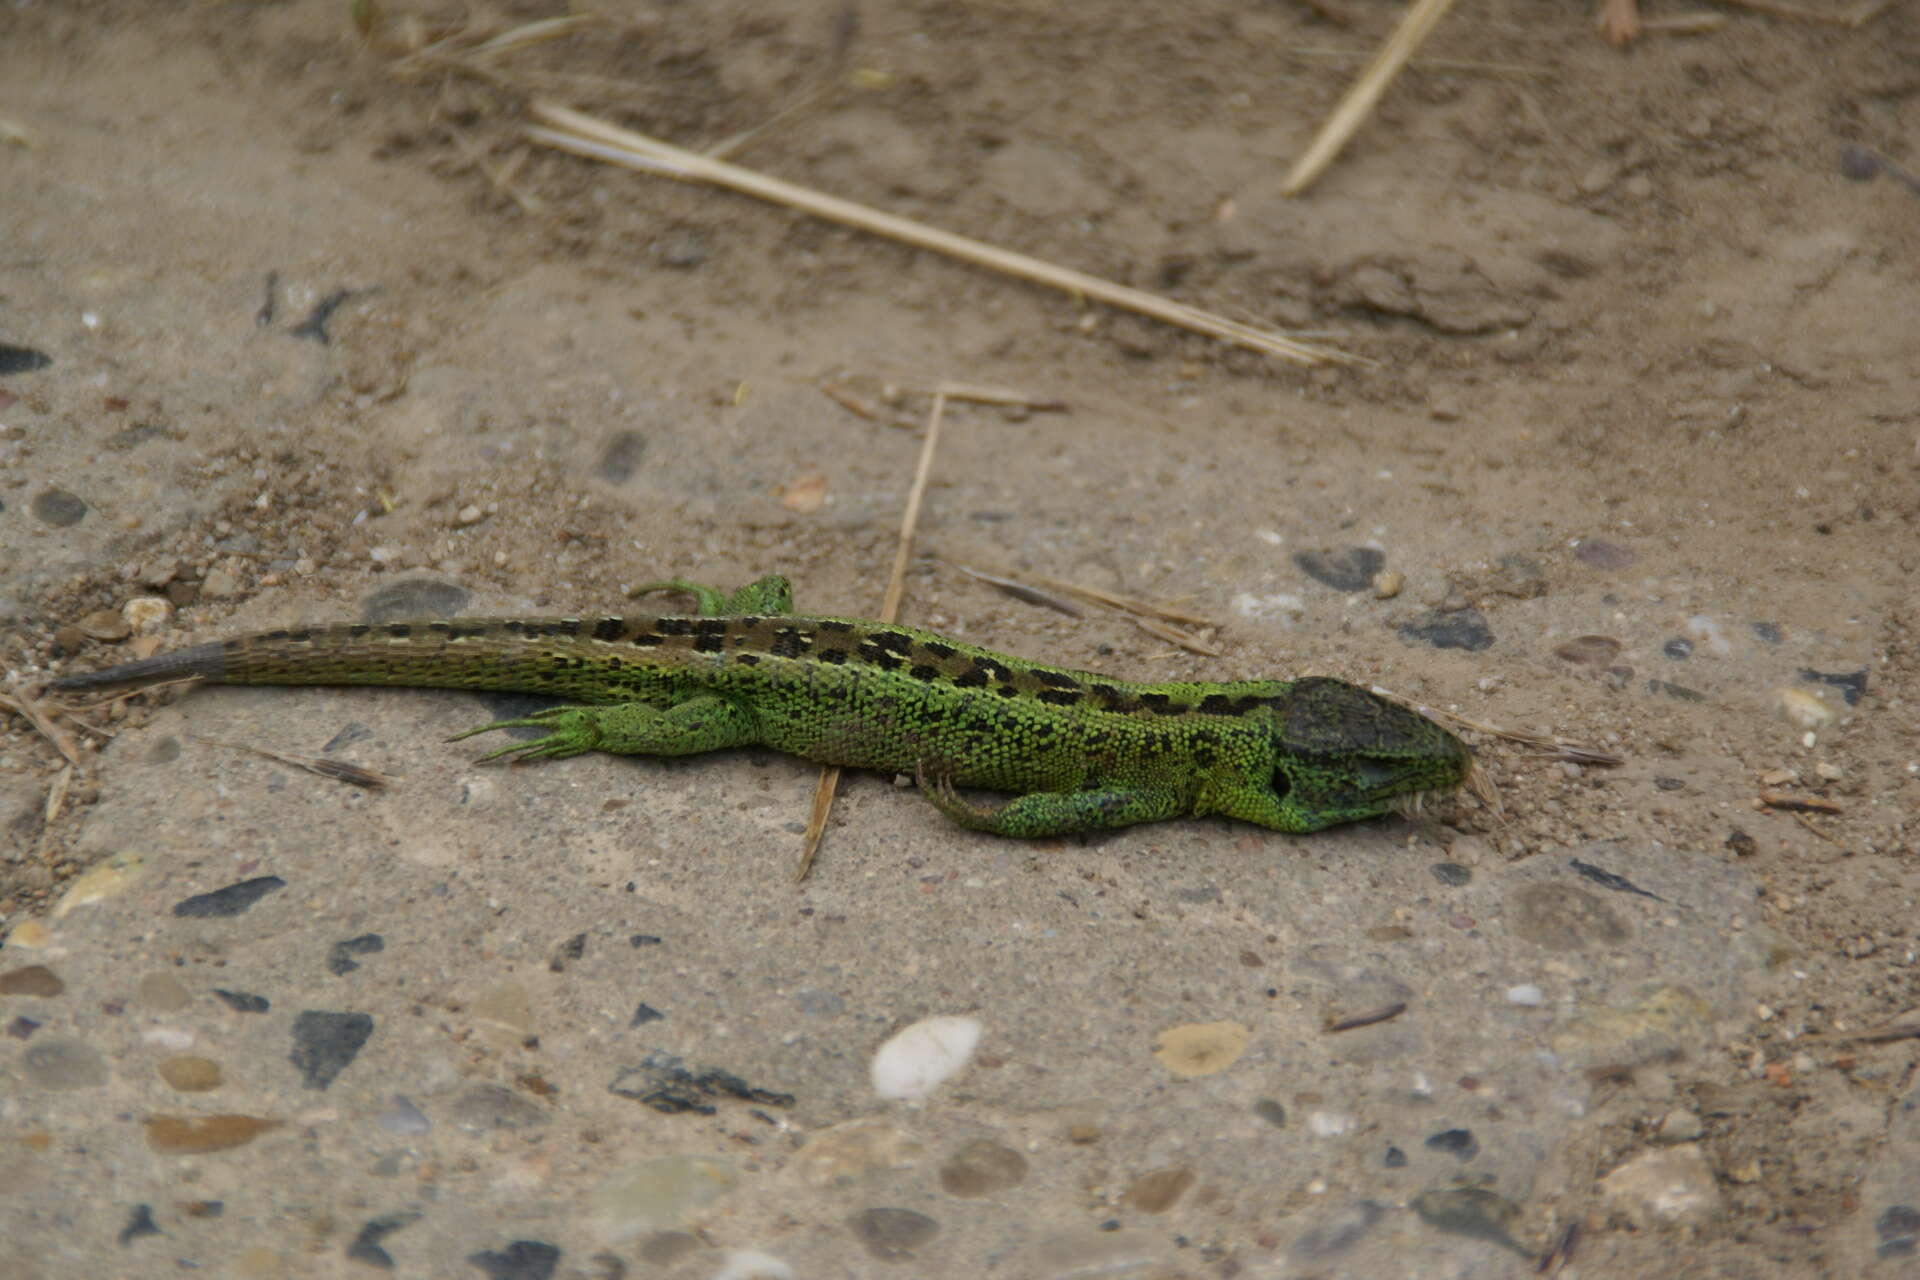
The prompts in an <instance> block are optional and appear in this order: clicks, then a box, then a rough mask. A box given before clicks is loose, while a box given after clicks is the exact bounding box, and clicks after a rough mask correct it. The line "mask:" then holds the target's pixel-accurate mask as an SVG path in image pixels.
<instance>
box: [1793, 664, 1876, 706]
mask: <svg viewBox="0 0 1920 1280" xmlns="http://www.w3.org/2000/svg"><path fill="white" fill-rule="evenodd" d="M1800 678H1801V679H1802V680H1804V681H1806V682H1807V683H1808V684H1824V685H1831V686H1832V687H1833V688H1835V689H1838V690H1839V691H1840V699H1841V701H1843V702H1845V703H1846V704H1847V705H1848V706H1850V707H1857V706H1859V705H1860V699H1861V698H1862V697H1864V696H1865V695H1866V692H1867V672H1866V668H1864V667H1862V668H1861V669H1860V670H1858V671H1842V672H1837V673H1835V672H1826V671H1815V670H1814V669H1813V668H1811V667H1802V668H1800Z"/></svg>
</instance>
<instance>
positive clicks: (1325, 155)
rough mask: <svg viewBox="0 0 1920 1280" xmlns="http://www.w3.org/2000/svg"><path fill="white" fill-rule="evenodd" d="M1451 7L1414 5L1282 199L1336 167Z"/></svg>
mask: <svg viewBox="0 0 1920 1280" xmlns="http://www.w3.org/2000/svg"><path fill="white" fill-rule="evenodd" d="M1452 7H1453V0H1414V4H1413V6H1412V7H1411V8H1409V9H1408V10H1407V12H1406V16H1405V17H1403V18H1401V19H1400V25H1399V26H1397V27H1395V28H1394V30H1393V34H1392V35H1391V36H1388V37H1387V42H1386V43H1385V44H1384V45H1382V46H1380V52H1379V54H1377V55H1376V56H1375V57H1374V60H1373V62H1372V64H1371V65H1369V66H1368V67H1367V69H1366V70H1365V71H1364V72H1362V73H1361V75H1360V78H1359V79H1358V80H1356V81H1354V83H1353V87H1352V88H1351V89H1349V90H1347V96H1346V97H1344V98H1342V99H1341V100H1340V105H1339V106H1338V107H1335V108H1334V111H1333V114H1332V115H1330V116H1328V117H1327V122H1326V123H1325V124H1323V125H1321V126H1320V132H1319V134H1318V135H1317V136H1315V138H1314V140H1313V144H1312V145H1311V146H1309V147H1308V148H1307V152H1306V154H1305V155H1303V156H1301V157H1300V159H1299V161H1298V162H1297V163H1296V164H1295V165H1294V166H1293V172H1291V173H1289V174H1288V175H1287V180H1286V182H1285V183H1284V184H1283V185H1282V186H1281V188H1280V192H1281V194H1282V195H1289V196H1297V195H1299V194H1300V193H1301V192H1302V191H1305V190H1306V189H1307V188H1308V187H1309V186H1312V185H1313V180H1314V179H1315V178H1318V177H1319V176H1320V173H1321V171H1322V170H1324V169H1325V168H1326V167H1327V166H1328V165H1329V164H1332V163H1333V158H1334V157H1335V156H1337V155H1339V154H1340V149H1341V148H1342V147H1344V146H1346V145H1347V141H1348V139H1350V138H1352V137H1353V135H1354V134H1355V133H1356V132H1357V131H1358V130H1359V128H1360V126H1361V125H1362V124H1364V123H1366V119H1367V117H1368V116H1369V115H1371V114H1372V113H1373V108H1374V105H1375V104H1376V103H1378V102H1379V101H1380V95H1381V94H1383V93H1385V92H1386V91H1387V86H1388V85H1389V84H1391V83H1392V82H1393V78H1394V77H1395V76H1397V75H1399V74H1400V68H1402V67H1404V66H1405V65H1406V64H1407V59H1408V58H1411V57H1412V56H1413V51H1414V50H1415V49H1417V48H1419V47H1420V44H1421V42H1422V41H1424V40H1425V39H1426V38H1427V35H1428V34H1429V33H1430V32H1431V31H1432V30H1433V28H1434V27H1435V26H1436V25H1437V24H1438V23H1439V21H1440V19H1441V18H1443V17H1445V16H1446V12H1447V10H1448V9H1451V8H1452Z"/></svg>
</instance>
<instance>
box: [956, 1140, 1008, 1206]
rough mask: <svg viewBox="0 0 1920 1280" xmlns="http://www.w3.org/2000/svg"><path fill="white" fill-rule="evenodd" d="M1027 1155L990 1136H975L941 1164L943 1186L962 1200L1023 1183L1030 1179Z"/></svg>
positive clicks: (993, 1192) (975, 1198) (987, 1194)
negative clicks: (993, 1139)
mask: <svg viewBox="0 0 1920 1280" xmlns="http://www.w3.org/2000/svg"><path fill="white" fill-rule="evenodd" d="M1026 1176H1027V1158H1026V1157H1025V1156H1023V1155H1021V1154H1020V1153H1019V1152H1018V1151H1015V1150H1014V1149H1013V1148H1011V1147H1006V1146H1002V1145H1001V1144H1000V1143H998V1142H994V1141H992V1140H991V1139H988V1138H975V1139H974V1140H973V1141H972V1142H969V1143H967V1145H965V1146H964V1147H961V1148H960V1150H958V1151H956V1152H954V1153H953V1156H952V1157H951V1158H950V1159H948V1161H947V1162H946V1163H945V1164H943V1165H941V1166H940V1189H941V1190H943V1191H945V1192H946V1193H947V1194H948V1195H950V1196H955V1197H957V1198H959V1199H961V1200H977V1199H979V1198H980V1197H982V1196H990V1195H995V1194H997V1193H999V1192H1002V1191H1006V1190H1009V1189H1011V1188H1013V1187H1017V1186H1019V1185H1020V1184H1021V1183H1022V1182H1023V1181H1025V1180H1026Z"/></svg>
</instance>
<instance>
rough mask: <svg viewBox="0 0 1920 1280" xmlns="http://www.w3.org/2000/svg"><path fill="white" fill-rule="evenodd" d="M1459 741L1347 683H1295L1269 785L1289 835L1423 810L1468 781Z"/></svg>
mask: <svg viewBox="0 0 1920 1280" xmlns="http://www.w3.org/2000/svg"><path fill="white" fill-rule="evenodd" d="M1472 765H1473V756H1472V755H1471V753H1469V752H1468V750H1467V746H1466V744H1465V743H1464V742H1462V741H1460V739H1458V738H1456V737H1454V736H1453V735H1452V734H1451V733H1449V732H1447V731H1446V730H1445V729H1443V728H1441V727H1440V726H1439V725H1437V724H1435V723H1434V722H1433V721H1431V720H1429V719H1427V718H1426V717H1425V716H1423V715H1421V714H1419V713H1418V712H1416V711H1411V710H1409V709H1408V708H1406V707H1403V706H1401V705H1400V704H1399V703H1396V702H1389V701H1387V700H1386V699H1385V698H1382V697H1378V696H1377V695H1375V694H1372V693H1369V692H1367V691H1366V690H1365V689H1362V688H1359V687H1357V686H1355V685H1351V684H1348V683H1346V682H1345V681H1344V680H1329V679H1325V678H1322V677H1309V678H1307V679H1302V680H1296V681H1294V682H1293V685H1292V688H1291V689H1290V690H1289V693H1288V697H1287V699H1286V702H1285V705H1284V707H1283V708H1280V714H1279V715H1278V717H1277V719H1276V721H1275V724H1274V767H1273V776H1272V780H1271V782H1270V786H1271V787H1272V790H1273V800H1274V801H1275V802H1277V804H1278V807H1279V811H1280V813H1281V815H1282V817H1283V819H1284V821H1285V826H1284V827H1283V829H1284V830H1289V831H1318V830H1320V829H1321V828H1322V827H1330V826H1332V825H1334V824H1335V823H1338V822H1352V821H1354V820H1356V819H1359V818H1372V817H1378V816H1379V815H1381V814H1384V813H1389V812H1393V811H1396V810H1405V809H1406V808H1407V807H1408V806H1409V805H1414V804H1417V802H1418V801H1419V799H1420V798H1421V797H1423V796H1425V795H1427V794H1428V793H1431V792H1437V791H1451V790H1453V789H1454V788H1455V787H1458V786H1459V785H1460V784H1461V783H1463V782H1465V781H1466V780H1467V775H1468V773H1469V771H1470V770H1471V769H1472Z"/></svg>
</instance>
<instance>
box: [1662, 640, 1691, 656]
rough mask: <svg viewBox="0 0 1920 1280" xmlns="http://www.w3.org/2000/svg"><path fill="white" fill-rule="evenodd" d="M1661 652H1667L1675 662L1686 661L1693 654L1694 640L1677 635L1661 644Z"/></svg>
mask: <svg viewBox="0 0 1920 1280" xmlns="http://www.w3.org/2000/svg"><path fill="white" fill-rule="evenodd" d="M1660 652H1661V653H1664V654H1666V655H1667V656H1668V657H1669V658H1672V659H1673V660H1674V661H1675V662H1685V661H1686V660H1687V659H1688V658H1691V657H1692V656H1693V641H1691V640H1689V639H1687V638H1686V637H1685V636H1675V637H1674V638H1673V639H1671V640H1669V641H1667V642H1666V643H1665V644H1663V645H1661V646H1660Z"/></svg>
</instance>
